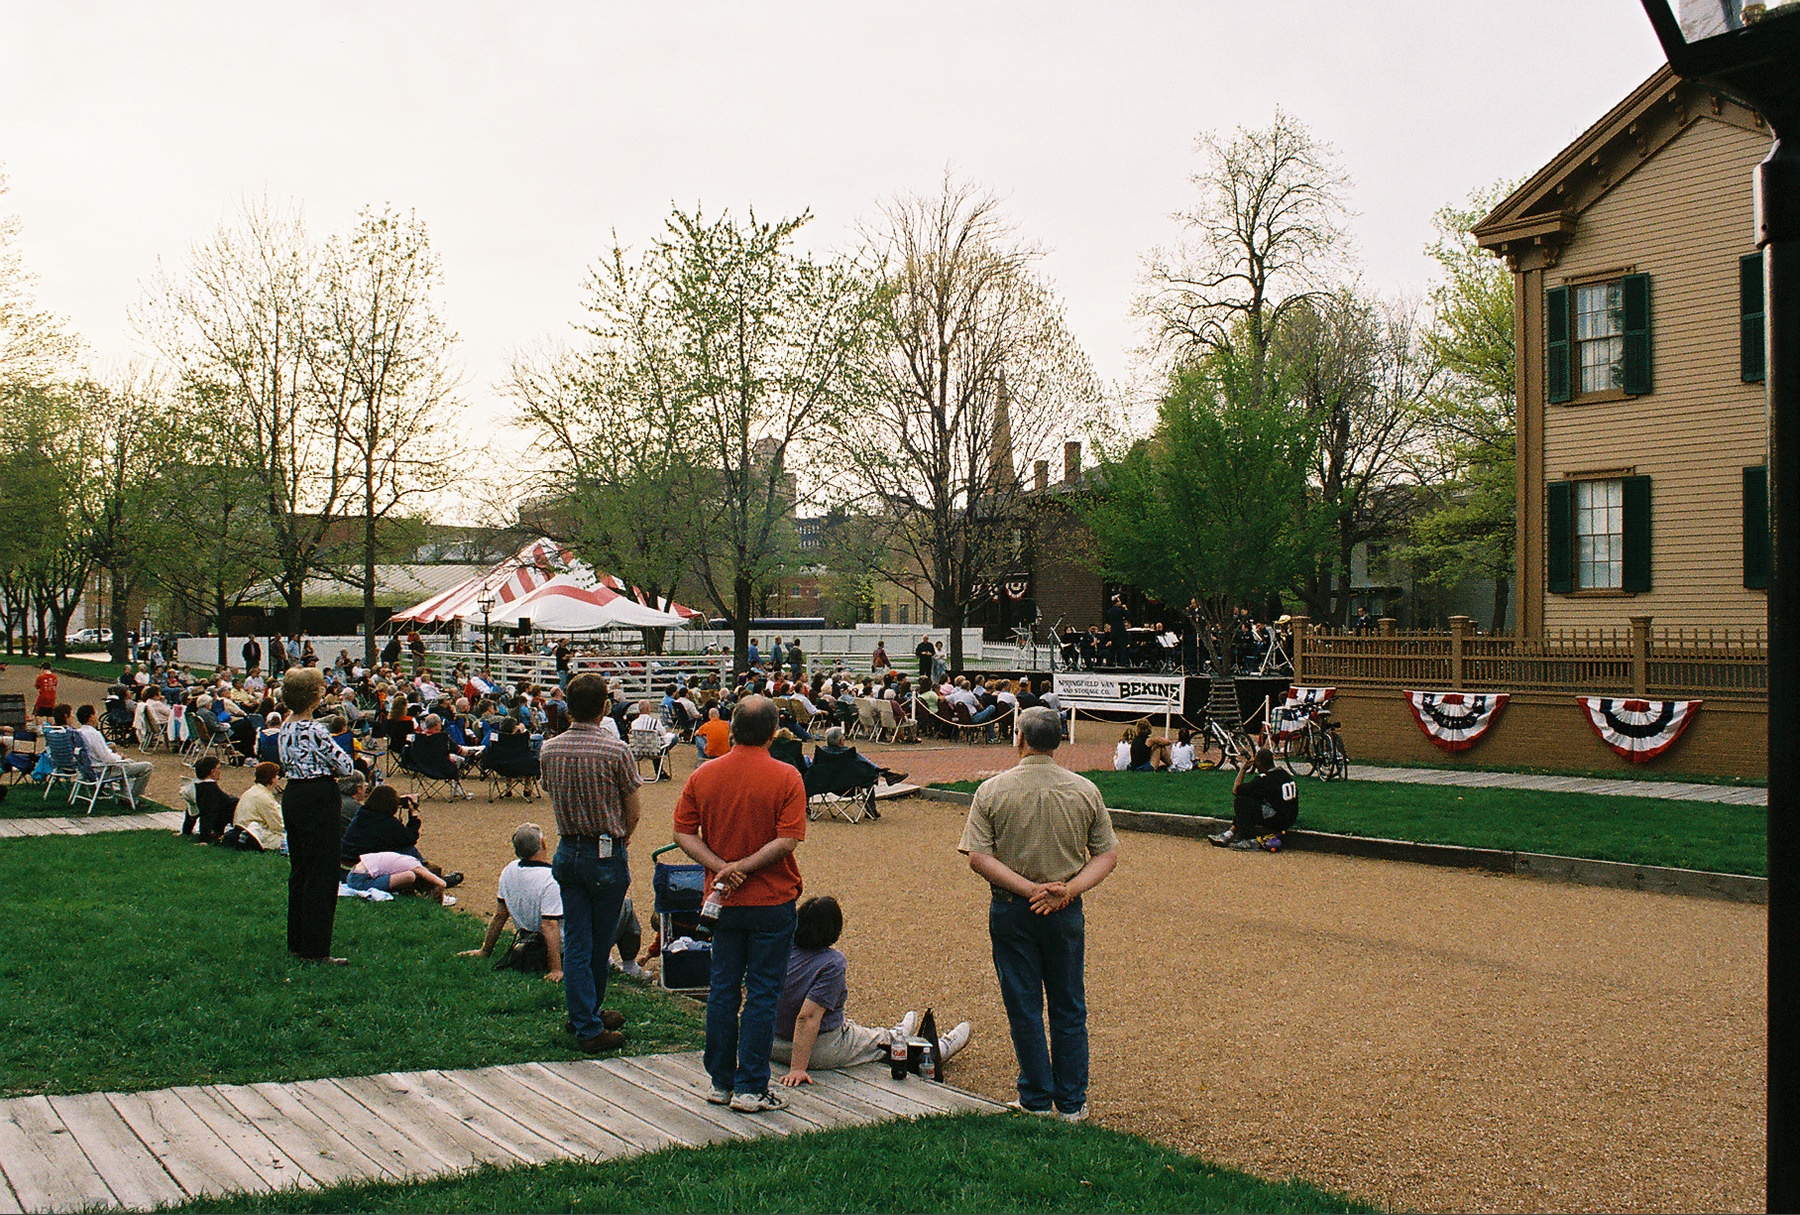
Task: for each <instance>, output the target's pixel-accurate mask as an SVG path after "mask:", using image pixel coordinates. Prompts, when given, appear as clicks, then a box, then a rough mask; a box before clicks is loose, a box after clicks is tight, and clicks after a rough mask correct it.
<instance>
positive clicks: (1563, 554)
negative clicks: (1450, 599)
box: [1544, 288, 1575, 595]
mask: <svg viewBox="0 0 1800 1215" xmlns="http://www.w3.org/2000/svg"><path fill="white" fill-rule="evenodd" d="M1559 290H1560V288H1559ZM1544 507H1545V509H1544V515H1545V517H1546V518H1547V519H1548V520H1549V528H1550V534H1549V536H1548V537H1547V540H1548V543H1546V544H1545V546H1544V555H1545V556H1546V557H1547V558H1548V564H1549V566H1550V593H1551V594H1552V595H1566V594H1568V593H1569V592H1570V591H1572V590H1574V589H1575V553H1574V545H1575V487H1574V486H1573V485H1571V484H1570V483H1569V482H1567V481H1552V482H1550V483H1549V484H1548V485H1546V486H1545V487H1544Z"/></svg>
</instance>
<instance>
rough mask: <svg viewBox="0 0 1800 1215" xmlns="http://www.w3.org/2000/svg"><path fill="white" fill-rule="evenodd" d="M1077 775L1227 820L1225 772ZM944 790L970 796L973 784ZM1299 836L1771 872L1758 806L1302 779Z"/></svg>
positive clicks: (1157, 805) (1127, 795)
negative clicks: (1370, 838) (1342, 836)
mask: <svg viewBox="0 0 1800 1215" xmlns="http://www.w3.org/2000/svg"><path fill="white" fill-rule="evenodd" d="M1084 775H1086V776H1087V777H1088V778H1089V779H1091V780H1092V781H1093V782H1094V783H1095V784H1096V785H1098V786H1099V787H1100V792H1101V794H1102V795H1104V796H1105V798H1106V804H1107V805H1108V806H1111V807H1113V808H1115V809H1119V810H1156V811H1162V812H1163V813H1167V814H1211V815H1216V816H1218V817H1221V818H1229V817H1230V816H1231V780H1232V774H1231V773H1230V772H1182V773H1159V772H1088V773H1085V774H1084ZM944 787H945V788H948V789H958V790H962V791H965V792H966V791H968V790H972V789H973V788H974V783H973V782H970V781H959V782H957V783H955V784H951V785H945V786H944ZM1299 826H1300V827H1302V828H1303V829H1307V830H1312V831H1332V832H1339V833H1342V834H1345V835H1364V836H1379V837H1382V838H1385V839H1399V840H1413V841H1415V842H1418V843H1425V844H1461V845H1464V846H1466V847H1472V848H1501V849H1507V850H1511V851H1518V852H1548V853H1553V854H1556V855H1559V856H1579V857H1589V858H1592V859H1594V860H1602V861H1624V862H1627V863H1629V864H1633V865H1670V866H1674V867H1676V868H1681V869H1708V870H1712V871H1715V872H1719V873H1747V874H1754V875H1757V876H1761V875H1763V874H1766V873H1767V872H1768V856H1767V849H1766V836H1767V831H1768V813H1767V812H1766V811H1765V810H1764V809H1763V808H1762V807H1760V806H1722V805H1716V804H1713V803H1711V802H1674V801H1664V800H1661V799H1659V798H1651V797H1612V796H1606V795H1588V794H1582V793H1543V792H1538V791H1536V790H1532V789H1464V788H1458V787H1455V786H1450V785H1406V784H1389V783H1385V782H1375V781H1340V782H1334V783H1331V784H1325V783H1323V782H1321V781H1316V780H1311V779H1307V778H1302V779H1301V781H1300V822H1299Z"/></svg>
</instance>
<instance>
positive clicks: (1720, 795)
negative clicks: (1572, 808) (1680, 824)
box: [1350, 764, 1769, 806]
mask: <svg viewBox="0 0 1800 1215" xmlns="http://www.w3.org/2000/svg"><path fill="white" fill-rule="evenodd" d="M1350 779H1351V780H1366V781H1387V782H1388V783H1390V784H1401V785H1458V786H1461V787H1462V788H1465V789H1541V790H1543V791H1545V792H1549V793H1598V794H1601V795H1603V796H1607V797H1655V798H1661V799H1662V800H1664V801H1673V802H1720V803H1723V804H1725V805H1729V806H1766V805H1768V804H1769V791H1768V790H1767V789H1763V788H1758V787H1756V786H1753V785H1702V784H1697V783H1694V782H1690V781H1675V780H1615V779H1613V778H1611V777H1587V776H1539V775H1533V774H1531V773H1528V772H1473V771H1462V770H1459V769H1450V768H1383V767H1377V766H1375V765H1373V764H1351V765H1350Z"/></svg>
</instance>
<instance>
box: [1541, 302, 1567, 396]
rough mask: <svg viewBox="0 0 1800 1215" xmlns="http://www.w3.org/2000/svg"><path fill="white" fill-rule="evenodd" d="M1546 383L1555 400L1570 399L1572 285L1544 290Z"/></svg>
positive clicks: (1546, 390) (1546, 393) (1549, 394)
mask: <svg viewBox="0 0 1800 1215" xmlns="http://www.w3.org/2000/svg"><path fill="white" fill-rule="evenodd" d="M1544 358H1545V363H1544V386H1545V395H1547V396H1548V397H1549V398H1550V401H1551V403H1552V404H1556V403H1558V402H1562V401H1566V400H1568V399H1569V289H1568V288H1567V287H1552V288H1550V289H1549V290H1548V291H1546V292H1544Z"/></svg>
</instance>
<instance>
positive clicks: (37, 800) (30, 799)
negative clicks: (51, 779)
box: [0, 756, 168, 818]
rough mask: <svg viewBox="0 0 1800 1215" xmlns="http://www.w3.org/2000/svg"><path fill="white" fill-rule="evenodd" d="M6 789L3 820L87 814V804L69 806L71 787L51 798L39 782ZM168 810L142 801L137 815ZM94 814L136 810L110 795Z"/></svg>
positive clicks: (1, 811) (60, 787) (59, 787)
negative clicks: (46, 794) (46, 795)
mask: <svg viewBox="0 0 1800 1215" xmlns="http://www.w3.org/2000/svg"><path fill="white" fill-rule="evenodd" d="M126 758H127V759H129V758H131V757H130V756H126ZM5 789H6V800H5V801H3V802H0V818H63V817H67V816H70V815H74V816H77V817H79V816H81V815H84V814H86V813H87V804H86V802H85V801H84V802H83V803H82V804H81V805H79V806H71V805H70V804H69V786H68V785H66V784H59V785H57V786H56V788H55V789H54V790H52V791H51V793H50V796H49V797H45V796H44V787H43V786H42V785H40V784H38V783H37V782H36V781H29V780H22V781H20V782H19V783H18V784H16V785H13V784H8V785H6V786H5ZM167 809H168V807H167V806H163V805H158V804H157V803H156V802H152V801H143V800H140V801H139V802H138V804H137V810H136V811H135V813H138V814H154V813H155V812H157V811H159V810H167ZM94 813H95V814H98V815H113V814H131V813H134V811H133V810H132V808H131V807H130V806H129V805H127V804H126V803H125V802H122V801H119V800H118V799H116V798H114V797H113V796H112V795H111V794H108V795H106V796H104V797H102V798H101V799H100V800H99V801H97V802H95V803H94Z"/></svg>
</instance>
